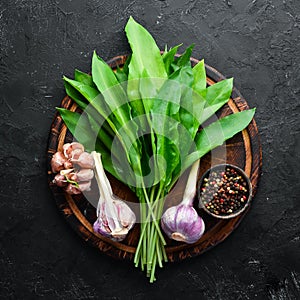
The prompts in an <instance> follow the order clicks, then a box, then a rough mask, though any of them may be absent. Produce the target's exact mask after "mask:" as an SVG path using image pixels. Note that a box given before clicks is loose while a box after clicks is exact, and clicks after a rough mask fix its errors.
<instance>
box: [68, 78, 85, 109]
mask: <svg viewBox="0 0 300 300" xmlns="http://www.w3.org/2000/svg"><path fill="white" fill-rule="evenodd" d="M64 86H65V90H66V93H67V95H68V96H69V97H70V98H71V99H72V100H73V101H74V102H75V103H76V104H77V105H78V107H79V108H80V109H82V110H84V109H85V108H86V106H87V105H88V101H87V100H86V99H85V98H84V97H83V96H82V95H81V93H79V92H78V91H77V90H76V89H75V88H74V87H72V85H71V84H70V83H68V82H67V81H66V80H65V79H64Z"/></svg>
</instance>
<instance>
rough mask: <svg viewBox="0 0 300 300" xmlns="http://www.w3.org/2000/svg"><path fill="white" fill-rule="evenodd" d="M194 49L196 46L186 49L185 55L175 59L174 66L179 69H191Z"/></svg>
mask: <svg viewBox="0 0 300 300" xmlns="http://www.w3.org/2000/svg"><path fill="white" fill-rule="evenodd" d="M194 47H195V44H192V45H190V46H189V47H188V48H186V50H185V51H184V53H183V54H182V55H181V56H179V57H178V58H176V59H175V61H174V65H176V66H177V67H179V68H180V67H184V66H189V67H190V66H191V55H192V52H193V49H194Z"/></svg>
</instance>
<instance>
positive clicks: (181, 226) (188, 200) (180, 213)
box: [161, 160, 205, 244]
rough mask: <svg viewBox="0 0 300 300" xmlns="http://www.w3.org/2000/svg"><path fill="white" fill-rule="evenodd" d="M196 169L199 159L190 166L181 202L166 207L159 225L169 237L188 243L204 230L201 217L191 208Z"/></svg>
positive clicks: (197, 237) (194, 190) (192, 241)
mask: <svg viewBox="0 0 300 300" xmlns="http://www.w3.org/2000/svg"><path fill="white" fill-rule="evenodd" d="M198 169H199V160H197V161H196V162H195V163H194V164H193V166H192V168H191V171H190V175H189V178H188V181H187V185H186V189H185V191H184V195H183V200H182V202H181V203H180V204H179V205H177V206H172V207H170V208H168V209H167V210H166V211H165V213H164V214H163V216H162V218H161V227H162V229H163V231H164V232H165V233H166V235H167V236H168V237H169V238H171V239H173V240H176V241H180V242H185V243H188V244H193V243H195V242H197V241H198V240H199V239H200V238H201V236H202V235H203V233H204V231H205V224H204V221H203V219H202V218H201V217H200V216H199V215H198V213H197V211H196V210H195V209H194V208H193V200H194V197H195V195H196V182H197V174H198Z"/></svg>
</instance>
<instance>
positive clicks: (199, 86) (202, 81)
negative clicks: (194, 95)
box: [193, 59, 206, 93]
mask: <svg viewBox="0 0 300 300" xmlns="http://www.w3.org/2000/svg"><path fill="white" fill-rule="evenodd" d="M193 75H194V82H193V89H194V91H195V92H198V93H199V92H201V91H203V90H205V89H206V71H205V64H204V60H203V59H202V60H200V61H199V62H198V63H197V64H196V65H195V66H194V67H193Z"/></svg>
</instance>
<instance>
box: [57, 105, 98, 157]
mask: <svg viewBox="0 0 300 300" xmlns="http://www.w3.org/2000/svg"><path fill="white" fill-rule="evenodd" d="M56 109H57V110H58V111H59V113H60V115H61V117H62V119H63V121H64V122H65V124H66V125H67V127H68V129H69V130H70V132H71V133H72V135H73V136H74V137H75V138H76V140H77V141H78V142H79V143H81V144H83V145H84V147H85V148H86V149H88V150H90V151H91V150H93V144H95V140H96V137H95V135H93V134H92V130H91V127H90V124H89V122H88V119H87V117H86V116H82V115H81V114H79V113H77V112H72V111H69V110H67V109H64V108H59V107H57V108H56Z"/></svg>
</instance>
